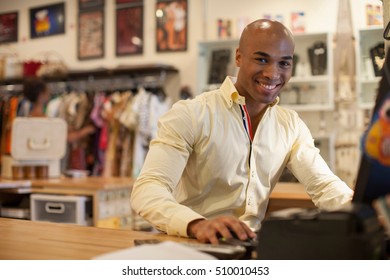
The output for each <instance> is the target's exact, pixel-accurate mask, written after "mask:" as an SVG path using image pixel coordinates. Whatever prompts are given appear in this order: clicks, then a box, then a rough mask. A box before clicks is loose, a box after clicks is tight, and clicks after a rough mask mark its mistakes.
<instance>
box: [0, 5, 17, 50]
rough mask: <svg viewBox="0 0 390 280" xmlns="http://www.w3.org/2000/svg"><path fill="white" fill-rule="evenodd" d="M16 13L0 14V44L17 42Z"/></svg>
mask: <svg viewBox="0 0 390 280" xmlns="http://www.w3.org/2000/svg"><path fill="white" fill-rule="evenodd" d="M18 17H19V13H18V12H8V13H1V14H0V26H1V28H0V44H3V43H14V42H17V41H18Z"/></svg>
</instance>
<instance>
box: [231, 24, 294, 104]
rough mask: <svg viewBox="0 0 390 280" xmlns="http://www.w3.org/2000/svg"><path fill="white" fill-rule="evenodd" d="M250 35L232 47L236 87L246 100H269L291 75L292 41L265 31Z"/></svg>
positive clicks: (265, 102)
mask: <svg viewBox="0 0 390 280" xmlns="http://www.w3.org/2000/svg"><path fill="white" fill-rule="evenodd" d="M253 35H254V36H251V37H250V38H248V39H247V40H246V42H245V44H244V46H243V47H242V48H239V49H237V51H236V65H237V66H238V67H240V71H239V73H238V76H237V82H236V88H237V90H238V91H239V94H240V95H242V96H245V98H246V100H247V102H255V103H263V104H270V103H272V102H273V101H274V100H275V98H276V97H277V96H278V94H279V92H280V91H281V89H282V88H283V87H284V85H285V84H286V83H287V82H288V80H289V79H290V78H291V75H292V63H293V62H292V58H293V54H294V44H293V42H292V41H291V40H290V39H289V38H288V37H284V36H279V37H278V36H275V35H274V34H268V33H267V32H258V33H256V34H253Z"/></svg>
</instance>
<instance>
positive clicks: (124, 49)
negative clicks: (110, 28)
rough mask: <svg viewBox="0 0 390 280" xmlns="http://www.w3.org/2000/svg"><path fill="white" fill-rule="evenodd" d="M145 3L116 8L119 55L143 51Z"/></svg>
mask: <svg viewBox="0 0 390 280" xmlns="http://www.w3.org/2000/svg"><path fill="white" fill-rule="evenodd" d="M143 11H144V8H143V5H141V6H132V7H127V8H120V9H117V10H116V46H115V53H116V55H117V56H124V55H135V54H142V53H143V41H144V38H143V18H144V16H143Z"/></svg>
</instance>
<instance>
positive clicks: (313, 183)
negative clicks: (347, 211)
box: [287, 118, 353, 211]
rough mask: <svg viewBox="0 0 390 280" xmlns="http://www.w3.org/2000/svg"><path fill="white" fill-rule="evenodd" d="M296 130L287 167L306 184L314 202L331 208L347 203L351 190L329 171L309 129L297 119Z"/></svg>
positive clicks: (350, 197) (325, 208) (349, 200)
mask: <svg viewBox="0 0 390 280" xmlns="http://www.w3.org/2000/svg"><path fill="white" fill-rule="evenodd" d="M296 131H297V132H298V134H297V136H296V141H295V143H294V144H293V147H292V151H291V154H290V159H289V162H288V165H287V166H288V168H289V169H290V170H291V171H292V172H293V174H294V175H295V176H296V177H297V179H298V180H299V181H300V182H301V183H302V184H303V185H304V186H305V189H306V192H307V193H308V194H309V196H310V197H311V199H312V200H313V203H314V204H315V205H316V206H317V207H319V208H320V209H324V210H330V211H331V210H336V209H339V208H341V207H344V206H346V205H347V204H349V203H350V202H351V200H352V195H353V191H352V190H351V188H349V187H348V186H347V184H346V183H345V182H343V181H342V180H341V179H340V178H339V177H337V176H336V175H335V174H334V173H333V172H332V171H331V170H330V168H329V166H328V165H327V163H326V162H325V160H324V159H323V158H322V157H321V155H320V153H319V152H320V151H319V149H318V148H316V147H315V145H314V139H313V137H312V135H311V133H310V131H309V129H308V128H307V126H306V125H305V124H304V122H303V121H302V120H301V119H299V118H298V121H297V130H296Z"/></svg>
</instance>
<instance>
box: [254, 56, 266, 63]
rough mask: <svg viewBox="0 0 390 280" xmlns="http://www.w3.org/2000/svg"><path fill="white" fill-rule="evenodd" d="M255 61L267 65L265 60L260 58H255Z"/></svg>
mask: <svg viewBox="0 0 390 280" xmlns="http://www.w3.org/2000/svg"><path fill="white" fill-rule="evenodd" d="M256 60H257V61H258V62H261V63H267V59H265V58H262V57H259V58H256Z"/></svg>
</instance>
